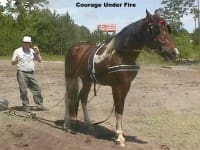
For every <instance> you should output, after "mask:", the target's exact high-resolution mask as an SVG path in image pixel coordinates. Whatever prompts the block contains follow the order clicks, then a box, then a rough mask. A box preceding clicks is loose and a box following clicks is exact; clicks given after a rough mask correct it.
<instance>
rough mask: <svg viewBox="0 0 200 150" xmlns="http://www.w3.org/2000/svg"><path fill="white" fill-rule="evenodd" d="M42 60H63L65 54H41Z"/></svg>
mask: <svg viewBox="0 0 200 150" xmlns="http://www.w3.org/2000/svg"><path fill="white" fill-rule="evenodd" d="M41 55H42V58H43V60H46V61H64V59H65V56H61V55H48V54H41Z"/></svg>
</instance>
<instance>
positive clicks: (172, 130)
mask: <svg viewBox="0 0 200 150" xmlns="http://www.w3.org/2000/svg"><path fill="white" fill-rule="evenodd" d="M134 122H135V124H136V125H137V128H136V129H137V130H138V131H139V132H140V133H142V134H145V135H146V136H149V137H153V138H155V139H156V140H158V141H159V142H160V143H161V144H166V145H169V146H170V147H171V148H173V149H176V150H179V149H180V150H189V149H191V150H192V149H194V150H196V149H198V148H199V147H200V142H199V141H200V117H199V115H198V114H194V113H174V112H164V113H161V114H156V115H154V116H150V117H147V118H137V119H136V120H135V121H134Z"/></svg>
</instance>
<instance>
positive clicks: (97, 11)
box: [48, 0, 194, 32]
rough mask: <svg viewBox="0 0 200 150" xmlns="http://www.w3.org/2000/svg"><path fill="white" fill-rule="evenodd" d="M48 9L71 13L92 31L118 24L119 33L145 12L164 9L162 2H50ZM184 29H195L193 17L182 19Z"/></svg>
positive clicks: (105, 0) (53, 0)
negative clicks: (102, 26)
mask: <svg viewBox="0 0 200 150" xmlns="http://www.w3.org/2000/svg"><path fill="white" fill-rule="evenodd" d="M49 2H50V3H49V5H48V7H49V8H50V9H51V10H56V12H57V13H60V14H62V13H66V12H69V14H70V16H71V17H72V18H73V20H74V22H75V23H76V24H78V25H84V26H86V27H87V28H88V29H90V31H93V30H95V29H96V28H97V25H98V24H116V26H117V32H118V31H120V30H121V29H122V28H123V27H125V26H126V25H128V24H130V23H132V22H134V21H137V20H138V19H141V18H144V17H145V16H146V12H145V10H146V9H148V10H149V12H151V13H154V11H155V9H157V8H159V7H162V5H161V0H49ZM77 2H80V3H101V4H102V5H103V3H104V2H108V3H122V4H123V3H124V2H128V3H133V4H136V7H124V6H123V5H122V7H115V8H114V7H112V8H111V7H110V8H107V7H104V6H101V7H99V8H92V7H77V6H76V3H77ZM182 21H183V23H184V28H186V29H187V30H188V31H189V32H192V31H193V29H194V20H193V17H192V16H185V17H184V18H183V19H182Z"/></svg>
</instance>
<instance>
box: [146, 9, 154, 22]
mask: <svg viewBox="0 0 200 150" xmlns="http://www.w3.org/2000/svg"><path fill="white" fill-rule="evenodd" d="M146 18H147V19H148V20H150V21H151V20H152V18H153V16H152V14H151V13H150V12H149V11H148V10H147V9H146Z"/></svg>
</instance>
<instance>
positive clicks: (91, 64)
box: [88, 43, 105, 83]
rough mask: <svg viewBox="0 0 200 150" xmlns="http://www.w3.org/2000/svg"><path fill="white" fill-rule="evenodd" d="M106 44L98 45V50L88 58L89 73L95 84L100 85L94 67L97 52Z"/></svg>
mask: <svg viewBox="0 0 200 150" xmlns="http://www.w3.org/2000/svg"><path fill="white" fill-rule="evenodd" d="M104 45H105V44H104V43H103V44H101V43H99V44H97V46H96V48H95V49H94V50H93V51H92V53H91V54H90V56H89V58H88V71H89V74H90V78H91V79H92V81H93V83H98V80H97V79H96V76H95V67H94V57H95V56H96V54H97V52H98V51H99V50H100V49H101V48H102V47H103V46H104Z"/></svg>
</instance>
